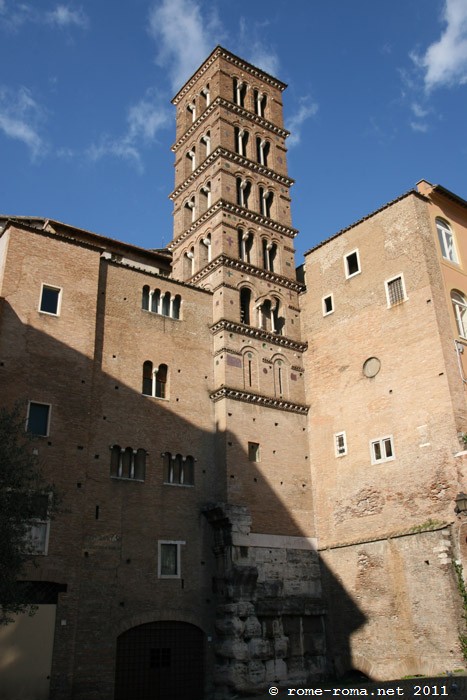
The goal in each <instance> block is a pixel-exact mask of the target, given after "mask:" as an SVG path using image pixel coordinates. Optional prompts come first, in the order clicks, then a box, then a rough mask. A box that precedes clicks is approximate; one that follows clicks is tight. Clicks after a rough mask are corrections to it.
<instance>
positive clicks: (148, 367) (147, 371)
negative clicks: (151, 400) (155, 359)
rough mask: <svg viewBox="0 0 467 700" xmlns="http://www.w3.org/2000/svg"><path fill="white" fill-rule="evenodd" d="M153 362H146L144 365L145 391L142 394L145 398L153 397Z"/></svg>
mask: <svg viewBox="0 0 467 700" xmlns="http://www.w3.org/2000/svg"><path fill="white" fill-rule="evenodd" d="M152 379H153V377H152V362H150V361H149V360H146V362H145V363H144V364H143V391H142V393H143V394H144V395H145V396H152V395H153V388H152V385H153V381H152Z"/></svg>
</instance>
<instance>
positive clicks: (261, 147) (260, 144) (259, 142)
mask: <svg viewBox="0 0 467 700" xmlns="http://www.w3.org/2000/svg"><path fill="white" fill-rule="evenodd" d="M269 149H270V143H269V141H266V140H265V139H262V138H261V136H257V137H256V159H257V161H258V163H259V164H260V165H264V166H266V167H267V165H268V156H269Z"/></svg>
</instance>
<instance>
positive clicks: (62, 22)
mask: <svg viewBox="0 0 467 700" xmlns="http://www.w3.org/2000/svg"><path fill="white" fill-rule="evenodd" d="M27 23H31V24H38V25H48V26H49V27H58V28H60V29H63V28H65V27H71V26H75V27H80V28H81V29H85V28H86V27H88V25H89V20H88V17H87V16H86V14H85V13H84V11H83V9H82V8H77V9H73V8H72V7H70V6H69V5H57V6H56V7H55V9H53V10H50V11H48V12H41V11H39V10H37V9H36V8H35V7H34V6H33V5H30V4H28V3H14V4H13V5H12V6H11V8H10V5H9V4H7V2H6V0H0V25H1V26H3V27H4V28H6V29H8V30H10V31H17V30H19V29H20V27H22V26H23V25H24V24H27Z"/></svg>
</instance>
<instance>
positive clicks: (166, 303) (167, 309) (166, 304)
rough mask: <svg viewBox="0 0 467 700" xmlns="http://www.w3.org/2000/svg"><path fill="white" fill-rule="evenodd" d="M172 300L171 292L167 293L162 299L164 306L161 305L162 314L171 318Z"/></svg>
mask: <svg viewBox="0 0 467 700" xmlns="http://www.w3.org/2000/svg"><path fill="white" fill-rule="evenodd" d="M170 299H171V294H170V292H166V293H165V294H164V296H163V297H162V304H161V310H160V313H161V314H162V316H170Z"/></svg>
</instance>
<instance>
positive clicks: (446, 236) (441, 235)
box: [436, 219, 459, 264]
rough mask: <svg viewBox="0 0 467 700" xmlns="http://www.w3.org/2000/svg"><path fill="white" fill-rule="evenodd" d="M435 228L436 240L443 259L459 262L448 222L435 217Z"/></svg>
mask: <svg viewBox="0 0 467 700" xmlns="http://www.w3.org/2000/svg"><path fill="white" fill-rule="evenodd" d="M436 230H437V232H438V240H439V245H440V247H441V255H442V256H443V258H444V259H445V260H449V261H450V262H453V263H456V264H459V257H458V255H457V250H456V242H455V240H454V234H453V232H452V230H451V227H450V226H449V224H448V223H446V221H443V220H442V219H436Z"/></svg>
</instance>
